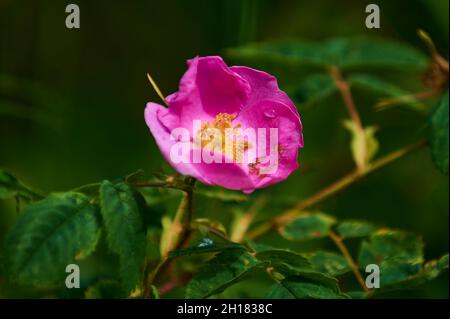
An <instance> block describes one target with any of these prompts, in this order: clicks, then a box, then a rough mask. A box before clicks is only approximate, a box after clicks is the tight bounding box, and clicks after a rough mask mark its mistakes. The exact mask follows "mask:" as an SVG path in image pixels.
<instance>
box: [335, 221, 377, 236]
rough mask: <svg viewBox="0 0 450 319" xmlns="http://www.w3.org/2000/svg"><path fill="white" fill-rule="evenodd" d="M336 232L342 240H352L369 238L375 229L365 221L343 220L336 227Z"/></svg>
mask: <svg viewBox="0 0 450 319" xmlns="http://www.w3.org/2000/svg"><path fill="white" fill-rule="evenodd" d="M336 230H337V231H338V233H339V235H340V236H341V237H342V238H353V237H366V236H369V235H370V234H372V233H373V232H374V231H375V230H376V227H375V225H372V224H370V223H368V222H365V221H360V220H344V221H342V222H340V223H339V225H337V227H336Z"/></svg>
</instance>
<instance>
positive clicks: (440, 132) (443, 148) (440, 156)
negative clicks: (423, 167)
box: [430, 90, 449, 174]
mask: <svg viewBox="0 0 450 319" xmlns="http://www.w3.org/2000/svg"><path fill="white" fill-rule="evenodd" d="M448 118H449V115H448V90H447V92H446V93H445V94H444V96H443V97H442V100H441V102H440V103H439V105H438V106H437V108H436V109H435V110H434V112H433V113H432V114H431V118H430V121H431V137H430V140H431V154H432V156H433V160H434V163H435V164H436V167H437V168H438V169H439V170H440V171H441V172H442V173H444V174H448V145H449V141H448V134H449V133H448Z"/></svg>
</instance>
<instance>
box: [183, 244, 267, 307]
mask: <svg viewBox="0 0 450 319" xmlns="http://www.w3.org/2000/svg"><path fill="white" fill-rule="evenodd" d="M262 265H263V264H262V263H261V262H260V261H258V260H257V259H256V258H255V257H254V256H252V255H251V254H249V253H248V252H246V251H242V250H236V249H234V250H229V251H224V252H221V253H219V254H217V255H216V256H215V257H214V258H213V259H211V260H209V261H208V262H207V263H206V264H205V265H204V266H203V267H202V269H200V271H199V272H198V273H196V274H195V275H194V277H193V278H192V281H191V282H190V283H189V285H188V286H187V288H186V298H190V299H191V298H206V297H209V296H211V295H213V294H217V293H220V292H222V291H224V290H225V289H226V288H227V287H229V286H231V285H233V284H234V283H236V282H238V281H240V280H242V279H243V278H244V276H245V275H246V274H248V273H250V272H253V271H256V270H258V269H259V268H260V267H261V266H262Z"/></svg>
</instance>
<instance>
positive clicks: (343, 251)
mask: <svg viewBox="0 0 450 319" xmlns="http://www.w3.org/2000/svg"><path fill="white" fill-rule="evenodd" d="M328 236H329V237H330V239H331V240H332V241H333V242H334V243H335V244H336V246H337V248H338V249H339V251H340V252H341V254H342V255H343V256H344V257H345V259H346V260H347V262H348V264H349V265H350V268H351V269H352V271H353V273H354V274H355V277H356V280H357V281H358V283H359V285H360V286H361V288H362V289H363V290H364V291H365V292H366V293H368V292H369V291H370V290H369V288H367V286H366V284H365V282H364V278H363V276H362V274H361V271H360V270H359V266H358V265H357V264H356V262H355V261H354V260H353V257H352V255H351V254H350V252H349V251H348V249H347V246H345V244H344V242H343V240H342V238H341V236H339V235H338V234H336V233H335V232H334V231H330V233H329V235H328Z"/></svg>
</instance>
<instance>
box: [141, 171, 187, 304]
mask: <svg viewBox="0 0 450 319" xmlns="http://www.w3.org/2000/svg"><path fill="white" fill-rule="evenodd" d="M194 184H195V180H194V179H190V180H189V181H188V184H187V187H186V189H185V190H184V191H185V193H184V195H183V198H182V199H181V202H180V206H179V207H178V210H177V213H176V215H175V218H174V220H173V222H172V227H171V228H172V229H173V231H171V232H170V235H171V236H172V238H173V239H175V242H174V243H173V244H169V245H168V247H167V252H166V253H168V252H170V251H172V250H177V249H180V248H181V247H183V246H184V244H185V243H186V242H187V241H188V239H189V237H190V234H191V230H190V225H191V221H192V216H193V209H194V205H193V187H194ZM180 226H181V230H179V228H180ZM171 261H172V259H171V258H169V256H168V255H163V256H162V259H161V261H160V262H159V264H158V265H157V266H156V268H155V269H154V270H153V271H152V272H150V273H149V274H148V275H146V276H144V293H143V296H144V298H149V296H150V294H151V286H152V285H153V284H154V283H155V281H156V280H157V278H158V276H159V275H160V274H163V273H165V270H166V269H167V268H168V267H169V266H170V263H171ZM145 273H146V274H147V273H148V270H147V271H146V272H145Z"/></svg>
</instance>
